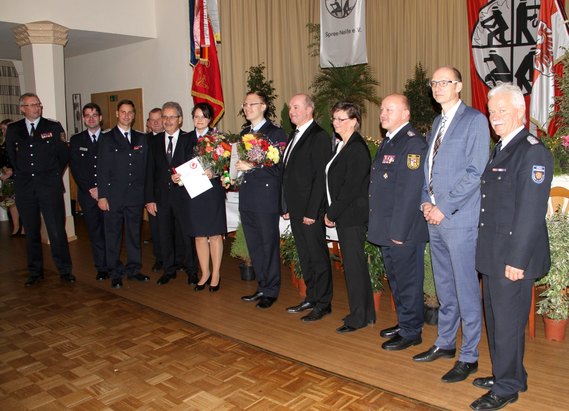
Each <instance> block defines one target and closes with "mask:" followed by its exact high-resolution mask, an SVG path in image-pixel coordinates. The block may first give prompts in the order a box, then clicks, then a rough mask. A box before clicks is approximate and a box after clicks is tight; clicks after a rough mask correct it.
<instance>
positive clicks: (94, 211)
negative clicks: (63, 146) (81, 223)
mask: <svg viewBox="0 0 569 411" xmlns="http://www.w3.org/2000/svg"><path fill="white" fill-rule="evenodd" d="M102 121H103V116H102V115H101V108H100V107H99V106H98V105H97V104H95V103H88V104H86V105H85V106H84V107H83V123H85V126H86V127H87V129H86V130H84V131H82V132H81V133H78V134H75V135H74V136H72V137H71V140H70V142H69V147H70V152H71V162H70V163H69V165H70V167H71V172H72V173H73V178H74V179H75V183H77V199H78V200H79V204H80V205H81V210H82V211H83V217H84V218H85V224H86V225H87V232H88V233H89V240H90V241H91V253H92V254H93V261H94V263H95V268H96V269H97V277H96V279H97V280H98V281H101V280H106V279H107V278H109V273H108V269H107V260H106V257H105V225H104V221H103V215H104V213H103V211H102V210H101V209H100V208H99V206H98V203H97V202H98V200H99V190H98V188H97V157H98V152H99V138H101V122H102Z"/></svg>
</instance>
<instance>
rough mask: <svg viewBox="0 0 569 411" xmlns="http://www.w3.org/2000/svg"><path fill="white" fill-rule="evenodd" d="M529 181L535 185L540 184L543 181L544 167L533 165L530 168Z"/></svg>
mask: <svg viewBox="0 0 569 411" xmlns="http://www.w3.org/2000/svg"><path fill="white" fill-rule="evenodd" d="M531 179H532V180H533V182H534V183H536V184H541V183H543V181H544V180H545V166H539V165H533V166H532V168H531Z"/></svg>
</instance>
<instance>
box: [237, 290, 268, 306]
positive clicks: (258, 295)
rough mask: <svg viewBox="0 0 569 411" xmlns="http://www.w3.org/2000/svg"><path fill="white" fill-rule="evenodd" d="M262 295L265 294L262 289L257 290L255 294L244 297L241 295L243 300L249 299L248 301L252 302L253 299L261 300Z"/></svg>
mask: <svg viewBox="0 0 569 411" xmlns="http://www.w3.org/2000/svg"><path fill="white" fill-rule="evenodd" d="M262 296H263V293H262V292H261V291H257V292H256V293H255V294H251V295H244V296H243V297H241V299H242V300H243V301H247V302H248V303H250V302H252V301H257V300H260V299H261V297H262Z"/></svg>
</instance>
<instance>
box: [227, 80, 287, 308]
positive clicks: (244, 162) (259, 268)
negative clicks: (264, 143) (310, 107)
mask: <svg viewBox="0 0 569 411" xmlns="http://www.w3.org/2000/svg"><path fill="white" fill-rule="evenodd" d="M241 107H242V109H243V113H244V114H245V118H246V119H247V121H248V122H249V123H251V125H250V126H249V127H246V128H245V129H243V130H242V131H241V136H246V135H248V134H253V135H255V134H262V135H263V136H265V138H266V139H267V140H268V143H269V144H270V146H272V147H277V148H279V147H281V148H284V146H285V144H286V139H287V138H286V133H285V132H284V130H283V129H282V128H280V127H278V126H276V125H274V124H273V123H271V121H269V120H268V119H267V118H265V113H266V111H267V108H268V104H267V96H266V95H265V94H263V93H261V92H258V91H252V92H249V93H247V95H246V97H245V101H244V102H243V105H242V106H241ZM270 146H269V148H268V150H271V147H270ZM273 151H274V150H273ZM281 153H282V150H279V158H277V159H276V161H274V159H273V160H272V161H271V163H272V164H273V165H271V166H267V165H266V164H257V163H254V162H252V161H248V159H240V160H239V161H238V162H237V164H236V168H237V170H239V171H242V172H244V173H245V174H244V177H243V181H242V182H241V185H240V188H239V214H240V216H241V224H242V226H243V232H244V233H245V240H246V242H247V248H248V249H249V254H250V256H251V261H252V263H253V268H254V269H255V273H256V276H257V280H258V282H259V286H258V287H257V291H256V292H255V293H254V294H252V295H246V296H243V297H241V299H242V300H243V301H257V308H261V309H266V308H269V307H271V306H272V305H273V303H274V302H275V301H276V299H277V297H278V295H279V291H280V286H281V263H280V249H279V241H280V233H279V218H280V194H281V167H279V165H280V154H281Z"/></svg>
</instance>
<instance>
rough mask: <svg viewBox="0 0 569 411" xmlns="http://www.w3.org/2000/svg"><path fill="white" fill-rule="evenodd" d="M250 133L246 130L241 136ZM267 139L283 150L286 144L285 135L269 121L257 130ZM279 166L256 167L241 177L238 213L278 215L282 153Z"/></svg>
mask: <svg viewBox="0 0 569 411" xmlns="http://www.w3.org/2000/svg"><path fill="white" fill-rule="evenodd" d="M248 133H250V129H248V128H246V129H245V130H243V131H242V132H241V135H242V136H243V135H245V134H248ZM258 133H261V134H263V135H264V136H265V137H267V138H268V139H269V141H270V142H271V143H272V144H273V145H277V144H279V143H280V144H281V145H282V147H283V149H284V146H285V144H286V140H287V138H286V133H285V132H284V130H283V129H282V128H280V127H278V126H275V125H274V124H273V123H271V122H270V121H269V120H267V122H266V123H265V124H263V126H262V127H261V128H260V129H259V130H258ZM283 151H284V150H282V151H281V159H280V160H279V164H277V165H274V166H271V167H257V168H255V169H253V170H251V171H249V172H246V173H245V174H244V176H243V182H242V183H241V186H240V187H239V211H254V212H257V213H279V212H280V196H281V169H282V168H281V164H282V152H283Z"/></svg>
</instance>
